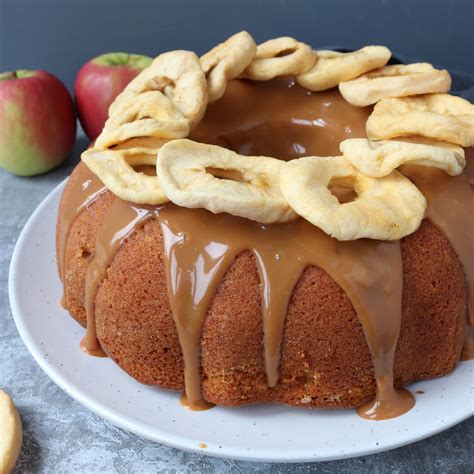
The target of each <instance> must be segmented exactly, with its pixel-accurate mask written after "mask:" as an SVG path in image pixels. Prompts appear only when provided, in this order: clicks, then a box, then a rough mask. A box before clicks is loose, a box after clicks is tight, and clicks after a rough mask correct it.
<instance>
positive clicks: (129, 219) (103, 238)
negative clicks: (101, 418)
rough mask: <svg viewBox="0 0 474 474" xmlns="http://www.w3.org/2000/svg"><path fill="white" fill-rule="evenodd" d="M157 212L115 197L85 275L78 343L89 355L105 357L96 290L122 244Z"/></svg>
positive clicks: (99, 231) (153, 208) (99, 233)
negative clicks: (83, 321)
mask: <svg viewBox="0 0 474 474" xmlns="http://www.w3.org/2000/svg"><path fill="white" fill-rule="evenodd" d="M156 212H157V209H156V208H155V207H153V206H142V205H136V204H133V203H130V202H126V201H122V200H121V199H119V198H115V199H114V201H113V202H112V204H111V206H110V208H109V209H108V211H107V214H106V216H105V219H104V222H103V223H102V225H101V227H100V229H99V230H98V232H97V238H96V244H95V254H94V259H93V260H92V262H91V263H90V264H89V266H88V268H87V274H86V291H85V306H86V315H87V330H86V335H85V336H84V338H83V339H82V341H81V348H82V349H83V350H84V351H85V352H86V353H88V354H90V355H94V356H98V357H104V356H106V354H105V352H104V350H103V349H102V347H101V346H100V343H99V341H98V339H97V333H96V324H95V312H94V304H95V295H96V292H97V288H98V287H99V285H100V284H101V283H102V281H103V280H104V278H105V277H106V272H107V268H108V267H109V264H110V262H111V260H112V258H113V257H114V255H115V253H116V252H117V250H118V249H119V248H120V246H121V245H122V243H123V242H124V241H125V240H126V239H127V238H128V237H129V236H130V234H131V233H132V232H134V231H135V230H136V229H137V228H138V227H139V226H141V225H143V224H144V223H145V222H146V221H147V220H148V219H151V218H152V217H154V216H155V214H156Z"/></svg>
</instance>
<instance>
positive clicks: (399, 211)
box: [280, 156, 426, 240]
mask: <svg viewBox="0 0 474 474" xmlns="http://www.w3.org/2000/svg"><path fill="white" fill-rule="evenodd" d="M280 186H281V191H282V193H283V195H284V196H285V198H286V199H287V201H288V203H289V204H290V206H291V207H292V208H293V209H294V210H295V211H296V212H297V213H298V214H299V215H300V216H302V217H304V218H305V219H307V220H308V221H309V222H311V223H312V224H313V225H315V226H316V227H319V228H320V229H322V230H323V231H324V232H325V233H326V234H329V235H331V236H332V237H334V238H336V239H337V240H355V239H360V238H370V239H378V240H398V239H401V238H402V237H404V236H406V235H408V234H411V233H412V232H414V231H415V230H416V229H417V228H418V227H419V225H420V223H421V221H422V219H423V216H424V214H425V209H426V199H425V198H424V196H423V194H421V192H420V191H419V190H418V188H417V187H416V186H415V185H414V184H413V183H412V182H411V181H410V180H408V179H407V178H405V177H404V176H403V175H402V174H401V173H399V172H398V171H393V172H392V173H391V174H390V175H388V176H385V177H384V178H379V179H374V178H369V177H367V176H365V175H363V174H362V173H359V172H358V171H357V170H356V169H355V168H354V167H353V166H352V165H351V164H350V163H349V162H348V161H347V160H346V159H345V158H344V157H343V156H334V157H331V156H329V157H319V156H310V157H305V158H300V159H298V160H293V161H290V162H287V163H286V164H285V166H284V167H283V168H282V170H281V175H280ZM329 186H344V187H352V188H353V190H354V191H355V193H356V194H357V197H356V199H355V200H354V201H351V202H346V203H344V204H341V203H340V202H339V200H338V199H337V197H336V196H334V195H333V194H332V193H331V191H330V189H329Z"/></svg>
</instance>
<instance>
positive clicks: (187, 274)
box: [159, 205, 413, 419]
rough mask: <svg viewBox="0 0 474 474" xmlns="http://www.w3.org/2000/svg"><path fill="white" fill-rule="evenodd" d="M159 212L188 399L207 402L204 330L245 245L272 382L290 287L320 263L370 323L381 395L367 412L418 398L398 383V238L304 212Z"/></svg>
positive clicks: (387, 411) (392, 411)
mask: <svg viewBox="0 0 474 474" xmlns="http://www.w3.org/2000/svg"><path fill="white" fill-rule="evenodd" d="M159 219H160V222H161V226H162V229H163V235H164V246H165V252H164V254H165V264H166V268H167V274H168V291H169V297H170V302H171V308H172V312H173V315H174V318H175V321H176V325H177V328H178V334H179V338H180V343H181V347H182V348H183V357H184V365H185V385H186V396H187V403H188V404H189V406H191V407H193V406H195V405H197V406H201V405H202V403H203V401H202V399H201V388H200V381H201V375H200V350H201V333H202V327H203V324H204V321H205V317H206V315H207V312H208V309H209V305H210V304H211V302H212V298H213V297H214V295H215V293H216V291H217V288H218V286H219V283H220V281H221V279H222V277H223V275H224V273H225V271H226V270H227V268H228V267H229V265H230V263H231V262H232V261H233V260H234V258H235V256H236V255H238V254H239V253H240V252H242V251H244V250H251V251H252V252H253V253H254V254H255V256H256V260H257V265H258V269H259V273H260V277H261V292H262V315H263V332H264V347H265V353H264V358H265V367H266V374H267V382H268V385H269V386H270V387H274V386H275V385H276V384H277V383H278V378H279V375H278V365H279V361H280V346H281V342H282V336H283V328H284V322H285V317H286V313H287V309H288V302H289V300H290V297H291V293H292V291H293V288H294V286H295V284H296V283H297V281H298V280H299V278H300V276H301V273H302V272H303V270H304V269H305V268H306V267H308V266H309V265H315V266H318V267H320V268H322V269H323V270H325V271H326V272H327V273H328V274H329V275H331V276H332V277H333V278H334V280H335V281H336V282H337V283H338V284H339V285H340V286H341V288H342V289H343V290H344V291H345V292H346V293H347V295H348V296H349V298H350V299H351V301H352V303H353V306H354V308H355V309H356V311H357V314H358V316H359V319H360V321H361V323H362V325H363V328H364V332H365V335H366V338H367V343H368V346H369V348H370V351H371V354H372V357H373V361H374V371H375V377H376V380H377V396H376V400H375V401H374V403H373V404H372V405H371V406H370V407H364V411H363V413H364V414H365V415H366V416H367V417H370V418H379V419H382V418H391V417H392V416H397V414H400V413H399V410H401V411H402V412H404V411H406V410H407V409H409V408H410V407H411V406H412V405H413V399H412V398H411V396H410V395H409V394H408V393H407V392H405V391H395V390H394V388H393V361H394V354H395V348H396V343H397V339H398V333H399V330H400V321H401V293H402V284H403V282H402V274H403V273H402V267H401V266H402V264H401V255H400V246H399V244H398V243H384V242H377V241H370V240H359V241H354V242H338V241H336V240H335V239H333V238H331V237H329V236H327V235H326V234H324V233H323V232H322V231H321V230H319V229H318V228H316V227H314V226H312V225H311V224H309V223H308V222H306V221H304V220H302V219H300V220H298V221H296V222H293V223H290V224H281V225H271V226H265V225H262V224H258V223H256V222H252V221H249V220H246V219H241V218H238V217H233V216H229V215H226V214H218V215H214V214H211V213H210V212H208V211H205V210H202V209H184V208H179V207H177V206H173V205H168V206H165V207H163V208H162V209H161V210H160V212H159ZM401 401H403V403H400V402H401ZM395 402H396V403H395Z"/></svg>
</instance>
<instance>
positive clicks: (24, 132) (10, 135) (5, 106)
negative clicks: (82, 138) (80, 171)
mask: <svg viewBox="0 0 474 474" xmlns="http://www.w3.org/2000/svg"><path fill="white" fill-rule="evenodd" d="M75 138H76V118H75V114H74V108H73V102H72V99H71V96H70V94H69V92H68V90H67V89H66V87H65V86H64V84H63V83H62V82H61V81H60V80H59V79H58V78H57V77H55V76H53V75H52V74H49V73H48V72H45V71H28V70H19V71H13V72H5V73H0V167H2V168H4V169H6V170H7V171H10V172H11V173H14V174H17V175H21V176H32V175H36V174H40V173H45V172H46V171H49V170H51V169H53V168H55V167H56V166H58V165H59V164H60V163H61V162H62V161H64V159H65V158H66V157H67V155H68V154H69V153H70V151H71V149H72V146H73V144H74V140H75Z"/></svg>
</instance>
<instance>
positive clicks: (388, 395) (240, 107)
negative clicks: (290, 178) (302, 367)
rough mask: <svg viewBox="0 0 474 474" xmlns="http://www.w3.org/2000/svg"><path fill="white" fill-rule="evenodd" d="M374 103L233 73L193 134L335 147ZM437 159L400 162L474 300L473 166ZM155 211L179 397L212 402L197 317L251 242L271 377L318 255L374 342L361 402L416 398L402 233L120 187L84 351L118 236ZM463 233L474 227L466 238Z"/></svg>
mask: <svg viewBox="0 0 474 474" xmlns="http://www.w3.org/2000/svg"><path fill="white" fill-rule="evenodd" d="M369 113H370V109H361V108H355V107H352V106H350V105H349V104H347V103H346V102H345V101H344V100H343V99H342V98H341V96H340V95H339V93H338V92H337V91H336V90H330V91H327V92H322V93H316V94H315V93H311V92H308V91H306V90H304V89H302V88H300V87H299V86H297V85H295V84H294V81H292V80H290V79H285V80H274V81H270V82H265V83H252V82H247V81H233V82H231V83H230V84H229V87H228V90H227V92H226V94H225V96H224V97H223V98H222V99H221V100H220V101H218V102H216V103H215V104H212V105H211V106H210V107H209V109H208V112H207V114H206V117H205V118H204V120H203V122H202V123H201V124H200V125H199V126H198V127H197V129H196V130H195V131H194V132H193V135H192V137H191V138H193V139H194V140H199V141H202V142H207V143H215V144H219V145H223V146H226V147H228V148H232V149H234V150H235V151H237V152H239V153H242V154H252V155H259V154H263V155H267V156H276V157H279V158H282V159H293V158H298V157H300V156H306V155H338V154H339V149H338V145H339V142H340V141H341V140H344V139H345V138H348V137H363V136H365V122H366V119H367V116H368V114H369ZM469 154H472V153H471V152H469ZM473 159H474V156H471V157H468V161H469V160H471V161H472V160H473ZM470 170H471V167H470ZM436 171H437V170H431V169H429V168H421V167H411V168H409V169H408V168H407V169H406V170H405V172H406V173H407V175H408V176H409V177H410V178H411V179H413V181H414V182H415V183H416V184H417V185H419V186H420V188H421V189H422V191H423V193H424V194H425V195H426V196H427V198H428V203H429V207H428V217H429V218H430V219H431V220H432V221H433V222H434V223H435V224H436V225H438V226H439V227H440V228H441V229H442V230H443V231H444V232H445V233H446V235H447V236H448V237H449V238H450V240H451V242H452V244H453V247H454V248H455V250H456V251H457V253H458V255H459V257H460V259H461V262H462V263H463V265H464V268H465V272H466V276H467V280H468V282H469V288H470V295H471V296H470V298H471V308H472V295H473V292H472V282H473V281H474V277H473V274H472V259H471V258H470V255H469V253H470V250H472V235H473V234H474V233H473V232H472V229H470V230H469V231H468V232H466V231H467V229H466V226H468V225H471V224H472V222H471V219H472V205H470V204H469V205H466V202H468V201H469V202H472V194H468V191H469V193H471V190H470V189H469V179H470V178H472V174H471V171H469V170H468V171H466V172H465V173H464V174H463V175H461V176H459V177H456V178H451V177H448V176H447V175H444V174H443V173H437V172H436ZM468 173H469V174H468ZM432 175H433V177H432ZM89 176H92V174H89ZM435 178H436V179H435ZM89 191H92V188H91V189H90V190H89ZM86 194H87V193H86ZM77 195H78V196H77V198H76V197H75V198H74V206H72V207H73V210H72V211H71V212H72V213H73V214H74V212H76V215H77V212H78V210H80V209H84V208H85V207H86V206H87V204H88V203H89V202H90V200H88V199H89V197H88V196H85V194H83V193H82V194H81V190H78V191H77ZM90 196H93V193H91V194H90ZM76 199H77V203H78V205H76ZM74 209H75V210H74ZM151 218H158V219H159V221H160V225H161V228H162V232H163V237H164V239H163V240H164V258H165V267H166V269H167V280H168V281H167V285H168V293H169V297H170V303H171V308H172V313H173V318H174V320H175V322H176V326H177V329H178V335H179V340H180V344H181V347H182V352H183V358H184V365H185V387H186V393H185V395H184V396H183V397H182V403H183V404H184V405H186V406H188V407H190V408H192V409H198V410H199V409H205V408H208V407H209V404H208V403H207V402H206V401H204V400H202V397H201V388H200V383H201V379H200V351H201V347H200V346H201V331H202V326H203V323H204V320H205V317H206V314H207V310H208V307H209V304H210V302H211V300H212V298H213V296H214V294H215V292H216V290H217V288H218V285H219V283H220V281H221V279H222V277H223V275H224V273H225V271H226V270H227V268H228V267H229V265H230V263H231V262H232V261H233V259H234V258H235V257H236V255H238V254H239V253H240V252H242V251H244V250H248V249H250V250H251V251H252V252H253V253H254V255H255V256H256V261H257V265H258V270H259V274H260V279H261V292H262V313H263V314H262V317H263V327H264V347H265V349H264V358H265V369H266V375H267V382H268V385H269V386H270V387H274V386H275V385H277V383H278V380H279V374H278V368H279V360H280V346H281V342H282V334H283V328H284V323H285V317H286V310H287V306H288V302H289V298H290V296H291V294H292V291H293V288H294V286H295V284H296V282H297V281H298V279H299V278H300V275H301V273H302V272H303V270H304V269H305V268H306V267H308V266H311V265H314V266H318V267H320V268H322V269H323V270H325V271H326V272H327V273H328V274H329V275H331V277H332V278H333V279H334V280H335V281H336V282H337V283H338V284H339V285H340V286H341V288H342V289H343V290H344V291H345V292H346V293H347V295H348V297H349V298H350V300H351V302H352V304H353V306H354V308H355V310H356V312H357V314H358V317H359V319H360V321H361V324H362V327H363V330H364V333H365V336H366V340H367V344H368V347H369V349H370V352H371V354H372V359H373V365H374V376H375V379H376V387H377V389H376V397H375V399H374V400H373V401H372V402H370V403H368V404H367V405H365V406H362V407H360V408H359V410H358V412H359V414H360V415H361V416H363V417H365V418H369V419H385V418H392V417H395V416H398V415H400V414H402V413H404V412H406V411H407V410H409V409H410V408H411V407H412V406H413V404H414V399H413V397H412V396H411V394H410V393H409V392H407V391H406V390H395V389H394V387H393V362H394V353H395V348H396V344H397V339H398V334H399V330H400V323H401V295H402V288H403V269H402V262H401V254H400V245H399V243H398V242H393V243H387V242H380V241H373V240H368V239H361V240H357V241H351V242H338V241H336V240H335V239H333V238H331V237H329V236H327V235H326V234H324V233H323V232H322V231H320V230H319V229H318V228H316V227H314V226H312V225H311V224H309V223H308V222H307V221H305V220H303V219H299V220H297V221H295V222H292V223H289V224H280V225H262V224H259V223H256V222H252V221H249V220H246V219H242V218H238V217H234V216H230V215H227V214H217V215H214V214H212V213H210V212H208V211H206V210H203V209H192V210H191V209H185V208H180V207H177V206H175V205H172V204H168V205H164V206H161V207H157V206H140V205H136V204H133V203H128V202H125V201H122V200H120V199H119V198H115V200H114V202H113V204H112V205H111V207H110V209H109V211H108V215H107V216H106V218H105V220H104V222H103V224H102V226H101V229H100V230H99V232H98V235H97V244H96V247H97V248H96V252H95V258H94V260H93V261H92V263H91V264H90V265H89V268H88V272H87V279H86V311H87V323H88V324H87V333H86V336H85V338H84V339H83V341H82V347H83V348H84V349H85V350H86V351H87V352H89V353H92V354H101V349H100V344H99V342H98V341H97V337H96V331H95V318H94V301H95V294H96V291H97V288H98V287H99V285H100V284H101V282H102V281H103V279H104V278H106V276H107V275H106V273H107V268H108V266H109V263H110V262H111V260H112V259H113V257H114V255H115V253H116V252H117V250H118V249H119V248H120V246H121V245H122V243H123V242H124V241H125V240H126V239H127V238H128V237H129V236H130V235H131V233H132V232H133V231H134V230H135V229H136V228H138V227H139V226H141V225H143V224H144V222H146V221H147V220H148V219H151ZM67 221H69V219H67ZM466 234H470V236H469V238H467V237H466ZM66 236H67V233H66ZM469 239H471V240H469ZM66 241H67V238H66V239H61V240H60V245H59V248H58V252H59V255H64V247H65V245H66Z"/></svg>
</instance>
